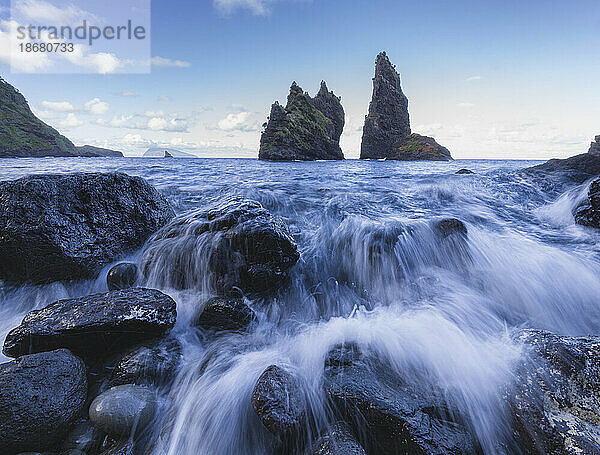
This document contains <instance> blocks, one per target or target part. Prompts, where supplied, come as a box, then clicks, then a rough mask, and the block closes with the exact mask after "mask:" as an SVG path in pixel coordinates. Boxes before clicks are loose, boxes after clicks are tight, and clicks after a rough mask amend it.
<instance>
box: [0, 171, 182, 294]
mask: <svg viewBox="0 0 600 455" xmlns="http://www.w3.org/2000/svg"><path fill="white" fill-rule="evenodd" d="M173 216H174V212H173V210H172V209H171V207H170V206H169V204H168V202H167V201H166V200H165V199H164V198H163V197H162V196H161V195H160V194H159V193H158V192H157V191H156V190H155V189H154V188H153V187H152V186H150V185H149V184H148V183H147V182H146V181H145V180H143V179H141V178H139V177H130V176H128V175H126V174H121V173H109V174H100V173H93V174H68V175H33V176H29V177H24V178H21V179H18V180H13V181H8V182H0V279H3V280H6V281H12V282H24V281H30V282H33V283H36V284H40V283H47V282H51V281H59V280H74V279H83V278H92V277H94V276H95V275H96V274H97V272H99V271H100V269H101V268H102V267H104V266H105V265H107V264H109V263H111V262H113V261H114V260H116V259H118V258H119V257H120V256H122V255H124V254H126V253H127V252H130V251H133V250H136V249H138V248H140V247H141V246H142V245H143V244H144V242H145V241H146V240H147V239H148V237H150V235H151V234H152V233H153V232H155V231H157V230H158V229H159V228H160V227H161V226H163V225H164V224H166V223H167V222H168V221H169V220H170V219H171V218H172V217H173Z"/></svg>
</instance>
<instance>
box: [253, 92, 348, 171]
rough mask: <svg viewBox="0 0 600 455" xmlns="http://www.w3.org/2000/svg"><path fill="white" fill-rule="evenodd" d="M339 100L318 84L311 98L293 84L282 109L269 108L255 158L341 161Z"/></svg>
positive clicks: (340, 111) (276, 106)
mask: <svg viewBox="0 0 600 455" xmlns="http://www.w3.org/2000/svg"><path fill="white" fill-rule="evenodd" d="M344 123H345V117H344V109H343V107H342V104H341V103H340V98H339V97H337V96H335V95H334V93H333V92H330V91H329V90H328V89H327V85H326V84H325V82H324V81H323V82H321V89H320V90H319V93H318V94H317V96H315V97H314V98H311V97H310V96H309V94H308V93H306V92H304V91H303V90H302V89H301V88H300V87H299V86H298V85H297V84H296V83H295V82H294V83H293V84H292V86H291V88H290V94H289V96H288V100H287V105H286V106H285V108H284V107H283V106H281V105H280V104H279V103H277V102H276V103H275V104H273V106H271V114H270V116H269V120H268V122H267V124H266V128H265V130H264V131H263V133H262V136H261V138H260V150H259V153H258V158H259V159H261V160H269V161H293V160H303V161H314V160H343V159H344V155H343V153H342V149H341V148H340V136H341V135H342V131H343V129H344Z"/></svg>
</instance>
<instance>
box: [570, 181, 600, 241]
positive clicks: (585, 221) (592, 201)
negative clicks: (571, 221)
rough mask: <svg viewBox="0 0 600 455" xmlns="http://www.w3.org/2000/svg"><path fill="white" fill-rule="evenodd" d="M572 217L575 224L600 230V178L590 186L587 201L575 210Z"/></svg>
mask: <svg viewBox="0 0 600 455" xmlns="http://www.w3.org/2000/svg"><path fill="white" fill-rule="evenodd" d="M573 216H574V218H575V222H576V223H577V224H581V225H583V226H589V227H595V228H597V229H599V228H600V178H597V179H595V180H594V181H593V182H592V183H591V184H590V189H589V190H588V198H587V200H586V201H585V202H583V203H582V204H581V205H580V206H579V207H577V208H576V209H575V213H573Z"/></svg>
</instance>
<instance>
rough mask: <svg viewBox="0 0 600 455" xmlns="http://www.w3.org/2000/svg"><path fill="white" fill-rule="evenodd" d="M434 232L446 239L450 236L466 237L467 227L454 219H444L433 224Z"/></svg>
mask: <svg viewBox="0 0 600 455" xmlns="http://www.w3.org/2000/svg"><path fill="white" fill-rule="evenodd" d="M434 227H435V229H436V231H437V232H438V233H439V234H440V235H441V236H442V237H443V238H446V237H448V236H450V235H458V236H463V237H464V236H466V235H467V227H466V226H465V223H463V222H462V221H460V220H459V219H456V218H444V219H443V220H439V221H436V222H435V223H434Z"/></svg>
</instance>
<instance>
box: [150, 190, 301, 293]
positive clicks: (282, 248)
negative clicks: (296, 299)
mask: <svg viewBox="0 0 600 455" xmlns="http://www.w3.org/2000/svg"><path fill="white" fill-rule="evenodd" d="M299 257H300V255H299V253H298V248H297V246H296V243H295V242H294V240H293V239H292V237H291V235H290V233H289V231H288V229H287V227H286V225H285V224H284V223H283V221H282V220H281V219H280V218H278V217H275V216H272V215H271V214H270V213H269V212H268V211H267V210H265V209H264V208H263V207H262V206H261V205H260V204H259V203H258V202H253V201H236V202H231V203H229V204H226V205H224V206H221V207H217V208H215V209H213V210H208V211H206V210H202V211H196V212H192V213H188V214H185V215H182V216H180V217H177V218H176V219H174V220H173V221H172V222H171V223H169V224H168V225H167V226H165V227H164V228H163V229H161V230H160V231H159V232H157V233H156V234H155V235H154V236H153V237H152V239H151V240H150V241H149V242H148V244H147V246H146V248H145V250H144V253H143V258H142V266H141V268H142V272H143V273H144V275H145V276H146V277H147V278H148V279H149V280H150V281H151V282H157V283H158V284H159V286H161V287H162V286H171V287H175V288H178V289H188V288H193V287H198V286H204V284H205V283H206V284H208V285H209V286H210V287H211V288H213V289H214V290H215V291H216V292H215V293H217V294H221V295H223V294H224V295H235V294H237V293H239V290H241V291H242V292H247V293H253V292H263V291H267V290H275V289H277V288H278V287H279V286H281V285H282V284H283V283H284V281H285V280H286V279H287V277H288V270H289V269H290V267H292V266H293V265H294V264H295V263H296V262H297V261H298V258H299Z"/></svg>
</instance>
